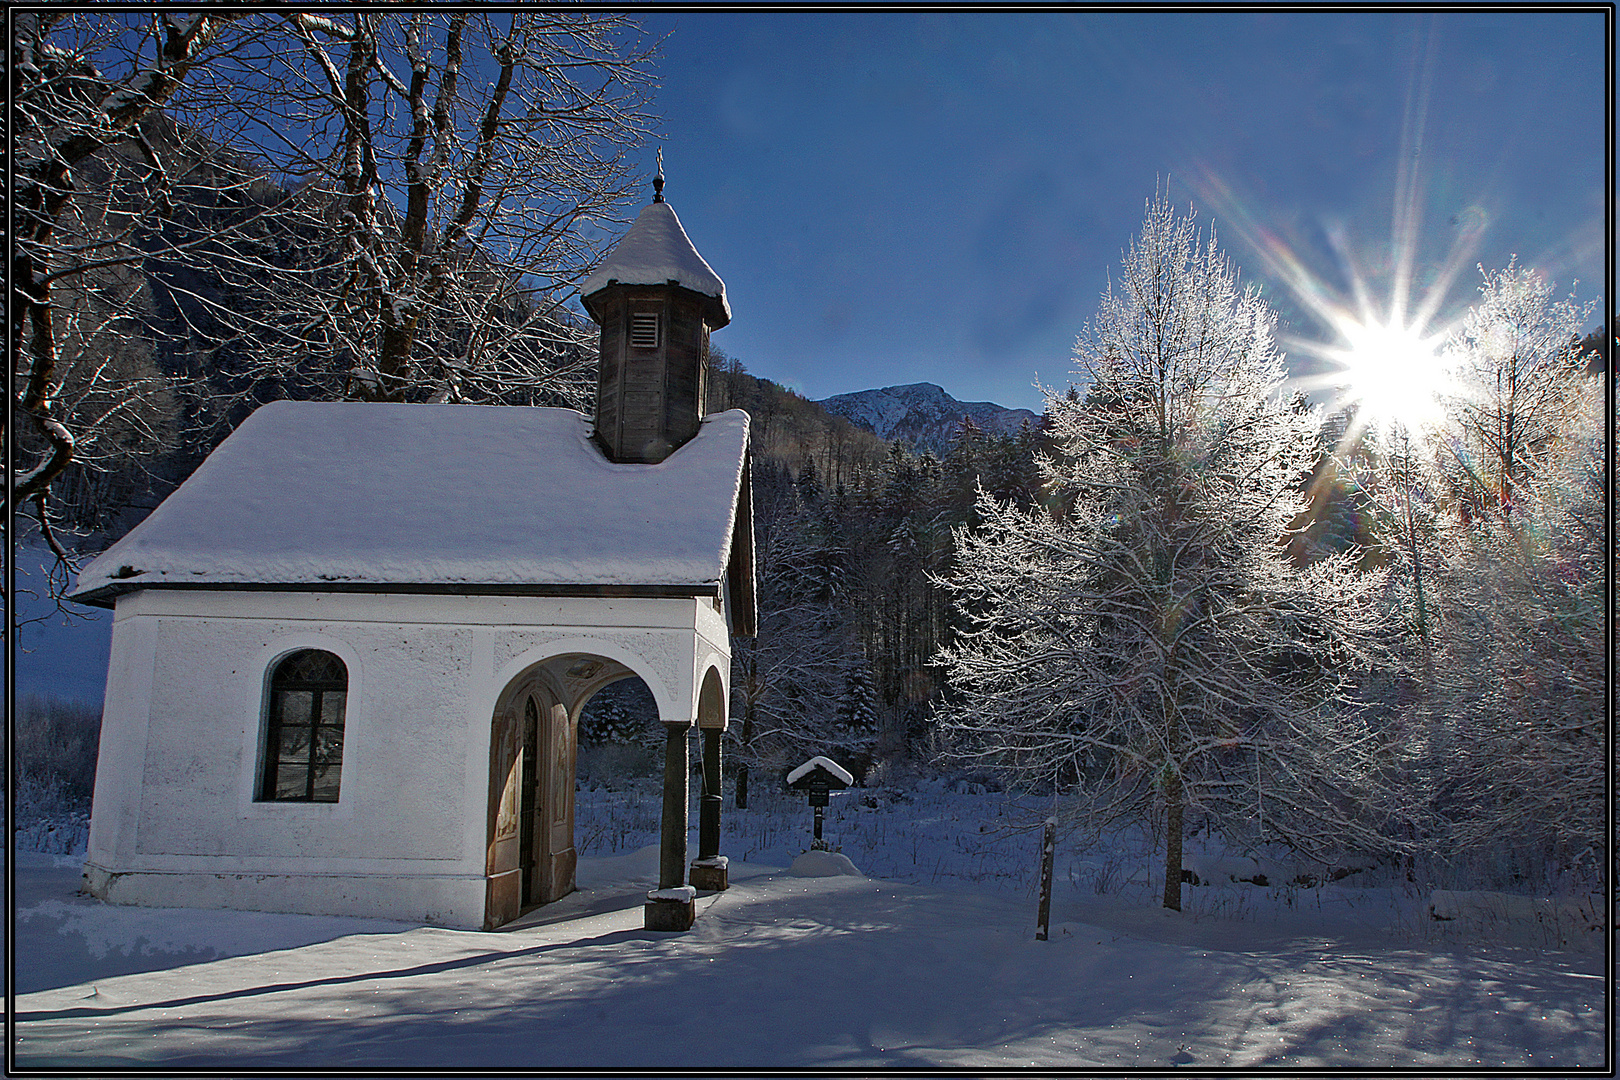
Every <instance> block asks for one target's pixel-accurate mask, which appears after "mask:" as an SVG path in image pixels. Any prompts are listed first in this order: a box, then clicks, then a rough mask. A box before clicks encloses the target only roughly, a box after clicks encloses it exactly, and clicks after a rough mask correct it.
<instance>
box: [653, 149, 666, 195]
mask: <svg viewBox="0 0 1620 1080" xmlns="http://www.w3.org/2000/svg"><path fill="white" fill-rule="evenodd" d="M663 201H664V148H663V147H662V146H660V147H659V148H658V175H657V176H654V177H653V202H663Z"/></svg>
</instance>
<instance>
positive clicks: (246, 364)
mask: <svg viewBox="0 0 1620 1080" xmlns="http://www.w3.org/2000/svg"><path fill="white" fill-rule="evenodd" d="M15 29H16V33H15V34H14V37H13V43H12V54H13V55H12V59H13V88H12V89H13V107H14V117H15V119H14V137H13V140H12V144H11V154H12V161H13V166H14V173H15V176H16V178H17V179H16V205H15V221H16V232H15V236H14V240H15V244H14V248H13V251H14V259H13V264H12V286H13V300H14V303H13V320H12V323H11V336H12V347H13V357H14V364H15V365H16V367H15V377H16V378H15V383H16V386H17V394H16V398H15V401H14V406H15V416H16V420H17V421H18V425H17V427H16V428H15V429H11V430H7V431H6V432H5V436H6V444H7V450H8V461H9V462H10V464H11V466H12V473H11V477H10V479H11V487H10V491H9V497H11V498H13V499H15V500H16V504H15V505H18V506H21V505H23V504H28V505H30V506H32V507H33V509H34V510H35V513H36V516H37V518H38V520H39V522H40V527H41V528H42V530H43V532H44V535H45V539H46V541H47V542H48V543H49V544H50V545H51V546H52V548H53V549H54V550H55V552H56V555H57V557H58V558H59V560H61V565H62V566H66V565H67V563H68V562H69V560H70V559H71V557H72V552H71V551H70V550H69V549H70V548H71V547H72V546H73V541H72V540H71V539H64V538H62V537H60V536H58V534H57V532H56V531H55V530H53V529H52V528H51V527H50V524H49V523H50V520H51V518H50V516H49V514H48V504H49V500H51V499H52V498H53V496H54V497H56V498H57V499H58V501H59V502H60V500H61V496H62V495H63V494H64V493H66V494H67V495H69V496H71V497H72V498H73V499H74V500H75V501H77V502H82V503H89V504H94V503H95V502H96V501H97V500H98V499H101V498H104V497H105V496H106V491H105V490H104V489H105V488H107V487H108V486H109V485H110V484H111V483H113V482H114V481H115V479H116V477H115V474H117V473H118V472H119V470H123V471H124V472H133V471H138V470H139V469H140V468H142V467H144V466H145V465H146V464H148V463H150V462H151V461H153V460H154V459H155V458H156V457H158V456H160V455H162V454H164V453H167V452H169V451H172V450H174V449H175V448H176V447H179V446H181V445H182V444H184V443H186V441H187V440H191V441H192V442H194V443H196V444H198V445H199V446H201V448H202V449H206V445H208V443H209V441H210V440H211V439H212V438H213V437H214V436H212V435H207V434H202V435H199V434H198V429H199V428H200V427H208V426H212V427H213V428H216V429H217V427H218V425H220V424H222V423H227V422H231V421H232V420H234V419H239V418H240V415H241V413H242V412H243V411H244V409H245V406H246V405H247V404H251V403H252V402H253V401H254V400H258V399H262V398H264V397H266V396H286V395H292V396H301V397H334V396H349V397H357V398H368V399H388V400H449V401H478V402H525V403H533V404H567V405H576V406H577V405H582V404H584V403H585V401H586V400H587V396H588V394H587V392H588V388H589V385H590V376H591V372H592V370H593V365H594V360H595V350H594V338H593V337H592V335H590V334H589V333H588V332H587V331H586V324H585V322H584V320H583V319H582V318H581V317H579V316H577V315H575V314H571V313H570V312H569V311H568V310H567V309H566V304H567V302H568V300H570V299H571V298H572V297H573V296H574V295H575V294H576V292H577V285H578V282H579V281H580V280H582V278H583V277H584V276H585V275H586V274H588V273H589V271H590V270H591V269H592V268H593V267H594V265H595V263H596V261H597V259H598V257H599V255H600V253H601V248H602V246H603V245H604V244H605V243H606V241H607V240H608V239H609V238H610V227H611V226H612V225H614V224H615V223H617V222H620V221H622V219H623V210H624V208H625V206H626V203H627V201H628V200H629V199H630V198H631V197H632V195H633V192H632V185H631V178H630V175H629V172H628V169H627V164H626V155H627V154H628V152H629V150H630V148H632V147H633V146H635V145H636V144H637V143H638V142H639V141H640V140H641V139H642V138H643V137H644V136H645V135H646V133H647V132H648V130H649V127H650V124H651V122H652V120H651V117H650V115H649V114H648V111H647V109H648V105H649V100H650V94H651V58H652V49H651V47H650V46H649V45H648V44H647V43H645V42H644V41H643V39H642V36H641V35H640V33H639V31H638V29H637V27H636V25H635V24H634V22H633V21H631V20H630V19H629V18H628V17H626V16H622V15H615V14H606V13H601V12H587V11H569V10H559V9H551V8H547V9H536V10H535V11H532V12H522V13H514V14H495V13H475V12H456V11H450V12H415V13H410V14H406V15H394V14H391V13H372V12H363V11H355V12H345V13H343V14H341V15H333V16H330V17H327V16H322V15H318V14H315V13H312V12H308V11H303V10H298V9H289V10H287V11H284V12H280V11H278V12H258V11H242V12H222V13H211V12H210V13H173V12H161V13H157V14H153V15H149V16H148V15H140V14H132V13H127V12H116V11H99V10H88V11H77V12H71V13H70V12H47V11H44V10H41V11H30V12H19V13H18V14H17V18H16V20H15ZM171 482H172V481H171ZM59 569H61V566H59Z"/></svg>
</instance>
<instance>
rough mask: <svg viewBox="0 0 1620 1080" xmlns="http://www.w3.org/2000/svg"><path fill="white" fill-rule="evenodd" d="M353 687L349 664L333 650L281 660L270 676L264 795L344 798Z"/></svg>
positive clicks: (287, 799)
mask: <svg viewBox="0 0 1620 1080" xmlns="http://www.w3.org/2000/svg"><path fill="white" fill-rule="evenodd" d="M348 689H349V670H348V668H346V667H344V666H343V661H342V660H340V659H338V658H337V657H336V656H333V655H332V654H331V653H329V652H322V651H321V650H319V649H300V650H299V651H298V652H295V653H290V654H289V655H287V656H285V657H283V658H282V660H281V662H280V663H279V664H277V665H276V668H275V671H274V672H272V673H271V675H270V710H269V714H268V725H269V726H268V729H267V730H266V732H265V738H264V782H263V784H262V785H261V786H260V789H259V798H260V799H261V800H263V801H267V802H270V801H273V802H337V801H338V777H339V774H340V773H341V772H342V769H343V706H344V698H345V697H346V696H347V693H348Z"/></svg>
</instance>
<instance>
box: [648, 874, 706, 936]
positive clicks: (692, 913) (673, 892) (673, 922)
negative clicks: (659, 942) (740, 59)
mask: <svg viewBox="0 0 1620 1080" xmlns="http://www.w3.org/2000/svg"><path fill="white" fill-rule="evenodd" d="M696 894H697V890H696V889H694V888H692V886H690V885H681V886H677V887H676V888H673V889H657V890H655V891H653V892H650V893H648V894H647V903H646V904H645V905H643V906H642V909H641V911H642V926H643V928H644V929H647V930H670V931H676V932H680V931H685V930H690V929H692V924H693V923H694V922H696V921H697V902H696Z"/></svg>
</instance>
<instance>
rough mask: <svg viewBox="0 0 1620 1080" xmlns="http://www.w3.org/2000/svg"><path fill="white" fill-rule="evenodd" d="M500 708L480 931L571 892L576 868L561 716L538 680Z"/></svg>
mask: <svg viewBox="0 0 1620 1080" xmlns="http://www.w3.org/2000/svg"><path fill="white" fill-rule="evenodd" d="M504 700H505V702H506V703H505V704H503V705H502V706H501V707H499V708H498V709H497V710H496V715H495V717H494V720H493V726H492V729H491V731H490V748H489V766H490V771H489V820H488V833H487V835H488V837H489V848H488V854H487V858H486V869H485V875H486V886H485V895H484V927H485V929H493V928H495V927H497V926H499V925H501V924H502V923H505V922H510V921H511V920H513V919H515V918H517V917H518V916H519V915H521V914H522V913H523V912H524V911H525V910H527V909H528V908H531V907H534V906H535V905H536V904H549V903H550V902H551V901H553V900H556V899H558V898H560V897H563V896H566V895H568V894H569V893H571V892H573V891H574V875H575V866H576V862H577V858H576V855H575V852H574V764H575V737H574V729H573V725H572V724H571V723H570V722H569V716H568V709H567V708H566V707H565V706H563V705H562V704H560V703H559V702H558V701H557V698H556V695H554V694H552V693H551V692H550V691H549V690H548V689H547V687H546V686H545V684H544V682H543V681H542V678H541V677H539V676H531V677H530V678H529V679H528V680H526V681H525V683H524V684H523V685H520V686H519V687H518V688H517V690H516V692H515V693H513V694H510V695H507V696H506V697H505V699H504Z"/></svg>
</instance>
